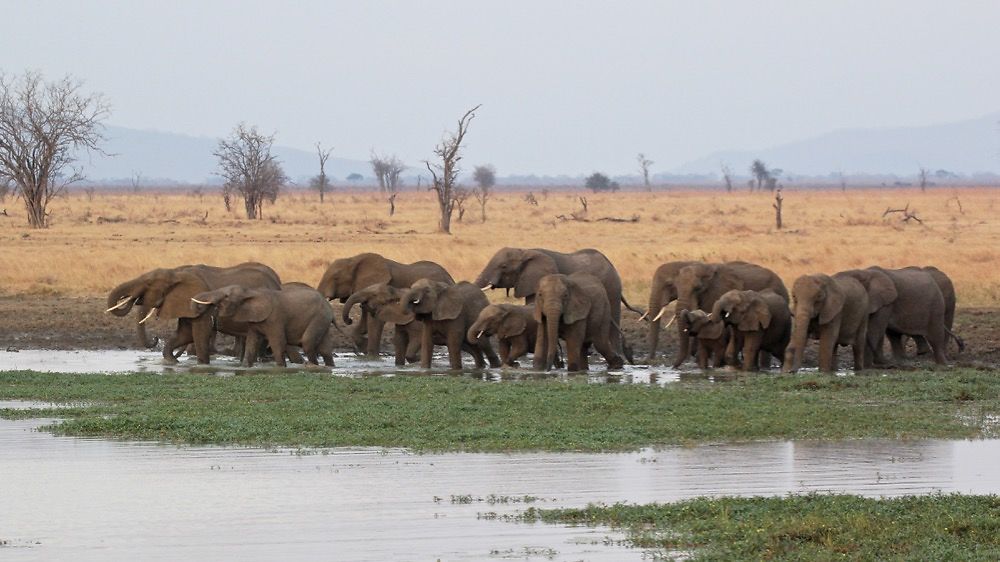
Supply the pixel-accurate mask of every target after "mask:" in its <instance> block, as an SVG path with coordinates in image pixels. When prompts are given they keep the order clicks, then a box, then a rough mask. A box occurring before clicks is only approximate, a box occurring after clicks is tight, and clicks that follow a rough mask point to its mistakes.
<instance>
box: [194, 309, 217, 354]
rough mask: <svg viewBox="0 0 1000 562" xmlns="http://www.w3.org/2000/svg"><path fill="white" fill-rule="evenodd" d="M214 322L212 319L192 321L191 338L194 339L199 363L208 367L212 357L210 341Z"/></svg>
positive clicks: (205, 318) (204, 318)
mask: <svg viewBox="0 0 1000 562" xmlns="http://www.w3.org/2000/svg"><path fill="white" fill-rule="evenodd" d="M213 331H214V330H212V322H211V319H210V318H207V317H203V318H195V319H194V320H192V321H191V337H192V338H194V350H195V354H196V355H197V356H198V363H201V364H202V365H207V364H208V363H209V359H210V357H211V347H210V345H209V344H210V340H211V339H212V332H213Z"/></svg>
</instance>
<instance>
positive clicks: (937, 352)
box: [867, 266, 954, 365]
mask: <svg viewBox="0 0 1000 562" xmlns="http://www.w3.org/2000/svg"><path fill="white" fill-rule="evenodd" d="M867 270H868V271H872V272H875V273H881V274H883V275H885V276H887V278H888V279H890V280H891V281H892V284H893V285H894V286H895V289H896V298H895V299H894V300H893V301H892V302H891V303H889V304H888V306H886V307H883V309H882V310H881V311H880V312H879V313H877V314H874V315H872V319H871V321H870V322H869V324H868V329H869V331H870V332H871V333H870V334H869V336H868V340H869V341H870V342H871V347H872V353H873V361H874V362H875V363H882V362H884V360H883V358H882V341H883V338H884V337H885V334H886V333H891V334H893V335H894V337H892V338H890V342H891V343H892V348H893V349H892V354H893V358H894V359H895V360H897V361H901V360H903V359H904V358H905V357H904V353H903V346H902V342H901V338H900V337H895V336H897V335H906V336H920V337H923V338H924V339H925V340H926V341H927V343H928V344H929V345H930V348H931V351H932V353H933V355H934V362H935V363H937V364H939V365H943V364H945V363H947V361H948V357H947V353H946V349H947V344H948V338H949V334H950V330H948V328H947V327H946V320H945V309H946V305H945V300H944V295H943V294H942V293H941V288H940V286H939V285H938V282H937V281H936V280H935V279H934V276H933V275H932V274H931V273H930V272H929V271H926V270H923V269H919V268H906V269H883V268H881V267H877V266H875V267H869V268H868V269H867ZM952 314H954V313H952Z"/></svg>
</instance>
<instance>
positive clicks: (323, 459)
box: [0, 402, 1000, 560]
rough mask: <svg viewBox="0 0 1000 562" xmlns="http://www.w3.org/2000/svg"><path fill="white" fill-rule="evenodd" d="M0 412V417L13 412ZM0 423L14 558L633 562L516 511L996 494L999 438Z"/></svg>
mask: <svg viewBox="0 0 1000 562" xmlns="http://www.w3.org/2000/svg"><path fill="white" fill-rule="evenodd" d="M28 406H29V405H28V404H24V403H9V402H8V403H3V404H0V407H28ZM49 421H51V420H19V421H6V420H0V451H3V454H2V455H0V474H3V478H2V479H0V497H2V498H3V503H4V509H3V510H0V533H2V534H0V541H4V542H2V543H0V544H5V546H3V547H2V548H0V551H2V557H3V559H4V560H28V559H70V558H72V559H74V560H108V559H118V560H125V559H142V560H177V559H182V558H184V559H240V560H274V559H320V558H322V559H341V560H404V559H405V560H434V559H442V560H484V559H519V560H524V559H529V560H580V559H586V560H640V559H642V558H643V555H644V554H645V555H646V556H648V555H649V553H643V552H641V551H638V550H632V549H628V548H625V547H623V546H621V545H620V544H619V543H618V541H620V540H621V538H622V537H621V535H619V534H618V533H615V532H613V531H610V530H608V529H606V528H587V527H566V526H559V525H545V524H514V523H509V522H506V521H504V520H503V518H504V516H508V515H512V514H515V513H517V512H518V511H520V510H522V509H524V508H525V507H527V506H529V505H533V506H538V507H580V506H584V505H586V504H587V503H588V502H605V503H610V502H616V501H626V502H653V501H658V502H667V501H674V500H679V499H684V498H689V497H694V496H702V495H783V494H787V493H803V492H810V491H819V492H844V493H855V494H861V495H865V496H897V495H905V494H925V493H932V492H938V491H941V492H962V493H983V494H985V493H998V492H1000V472H997V471H996V470H994V467H995V466H996V465H997V463H998V462H1000V441H996V440H986V441H955V442H952V441H848V442H808V441H806V442H801V441H800V442H774V443H754V444H741V445H712V446H699V447H690V448H674V449H664V450H659V451H653V450H642V451H639V452H635V453H622V454H554V453H523V454H436V455H412V454H408V453H407V452H405V451H402V450H376V449H334V450H284V449H282V450H264V449H249V448H247V449H242V448H227V447H174V446H163V445H156V444H150V443H123V442H113V441H102V440H96V439H77V438H67V437H55V436H53V435H51V434H49V433H45V432H39V431H36V430H35V429H34V428H36V427H37V426H38V425H40V424H43V423H47V422H49Z"/></svg>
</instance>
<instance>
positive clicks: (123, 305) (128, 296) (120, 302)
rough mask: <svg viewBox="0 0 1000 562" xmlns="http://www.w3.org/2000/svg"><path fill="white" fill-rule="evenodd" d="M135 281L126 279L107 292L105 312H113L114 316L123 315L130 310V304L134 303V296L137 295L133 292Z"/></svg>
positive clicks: (136, 296)
mask: <svg viewBox="0 0 1000 562" xmlns="http://www.w3.org/2000/svg"><path fill="white" fill-rule="evenodd" d="M135 289H136V286H135V281H128V282H125V283H122V284H121V285H118V286H117V287H115V288H114V289H112V290H111V292H110V293H108V308H107V310H105V312H108V313H111V314H114V315H115V316H125V315H126V314H128V313H129V311H131V310H132V305H133V304H135V300H136V298H138V296H139V295H137V294H135V292H134V291H135Z"/></svg>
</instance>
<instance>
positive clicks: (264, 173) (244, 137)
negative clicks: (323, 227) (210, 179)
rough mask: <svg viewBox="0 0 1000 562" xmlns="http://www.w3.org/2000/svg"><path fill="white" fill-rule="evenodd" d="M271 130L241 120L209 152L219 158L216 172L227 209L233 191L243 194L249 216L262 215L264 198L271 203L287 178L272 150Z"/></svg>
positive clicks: (255, 217) (258, 217) (272, 135)
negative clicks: (220, 178)
mask: <svg viewBox="0 0 1000 562" xmlns="http://www.w3.org/2000/svg"><path fill="white" fill-rule="evenodd" d="M273 144H274V134H271V135H265V134H263V133H261V132H259V131H258V130H257V127H253V126H251V127H247V126H246V124H245V123H240V124H239V125H237V126H236V128H235V129H233V133H232V134H231V135H230V136H229V138H226V139H220V140H219V146H218V147H217V148H216V149H215V151H214V152H213V153H212V154H214V155H215V156H216V157H217V158H218V159H219V168H220V169H221V171H220V172H219V175H220V176H222V177H223V178H224V179H225V180H226V183H225V184H224V185H223V187H222V197H223V201H225V202H226V209H229V208H230V201H231V198H232V197H233V195H234V194H236V193H238V194H240V195H241V196H242V197H243V203H244V206H245V208H246V213H247V218H248V219H260V218H263V216H264V213H263V211H264V201H268V202H270V203H272V204H273V203H274V202H275V200H277V199H278V192H279V191H280V190H281V186H282V185H284V183H285V182H286V181H287V179H288V178H287V177H286V176H285V172H284V170H282V169H281V164H280V163H278V159H277V157H276V156H275V155H273V154H271V145H273Z"/></svg>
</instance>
